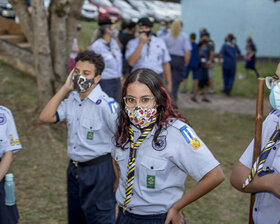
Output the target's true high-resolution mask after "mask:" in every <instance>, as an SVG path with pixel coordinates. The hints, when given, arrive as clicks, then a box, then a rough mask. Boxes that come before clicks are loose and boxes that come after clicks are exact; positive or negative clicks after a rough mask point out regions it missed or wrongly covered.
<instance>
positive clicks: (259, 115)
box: [249, 78, 265, 224]
mask: <svg viewBox="0 0 280 224" xmlns="http://www.w3.org/2000/svg"><path fill="white" fill-rule="evenodd" d="M264 82H265V79H264V78H258V91H257V105H256V122H255V138H254V153H253V160H252V166H253V164H254V162H255V161H256V160H257V158H258V156H259V154H260V152H261V143H262V142H261V141H262V121H263V96H264ZM254 203H255V193H251V201H250V211H249V224H254V221H253V207H254Z"/></svg>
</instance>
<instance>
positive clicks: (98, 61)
mask: <svg viewBox="0 0 280 224" xmlns="http://www.w3.org/2000/svg"><path fill="white" fill-rule="evenodd" d="M78 61H88V62H89V63H91V64H94V66H95V75H96V76H97V75H101V73H102V72H103V70H104V66H105V64H104V60H103V57H102V56H101V55H100V54H96V53H95V52H94V51H89V50H87V51H83V52H80V53H78V55H77V57H76V58H75V62H76V63H77V62H78Z"/></svg>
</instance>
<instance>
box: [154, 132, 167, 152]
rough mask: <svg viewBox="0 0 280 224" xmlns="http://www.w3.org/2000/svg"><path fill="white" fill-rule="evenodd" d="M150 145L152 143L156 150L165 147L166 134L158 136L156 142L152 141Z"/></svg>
mask: <svg viewBox="0 0 280 224" xmlns="http://www.w3.org/2000/svg"><path fill="white" fill-rule="evenodd" d="M152 145H153V149H154V150H156V151H162V150H164V149H165V147H166V136H165V135H163V136H158V138H157V143H155V142H154V141H153V143H152Z"/></svg>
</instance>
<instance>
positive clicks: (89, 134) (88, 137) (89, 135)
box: [87, 131, 94, 140]
mask: <svg viewBox="0 0 280 224" xmlns="http://www.w3.org/2000/svg"><path fill="white" fill-rule="evenodd" d="M93 136H94V133H93V131H89V132H88V133H87V140H93Z"/></svg>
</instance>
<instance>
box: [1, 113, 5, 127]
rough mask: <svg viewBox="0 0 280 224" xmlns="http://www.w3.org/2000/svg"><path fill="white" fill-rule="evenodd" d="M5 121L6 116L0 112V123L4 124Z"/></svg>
mask: <svg viewBox="0 0 280 224" xmlns="http://www.w3.org/2000/svg"><path fill="white" fill-rule="evenodd" d="M6 122H7V118H6V115H5V114H2V113H0V125H4V124H6Z"/></svg>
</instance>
